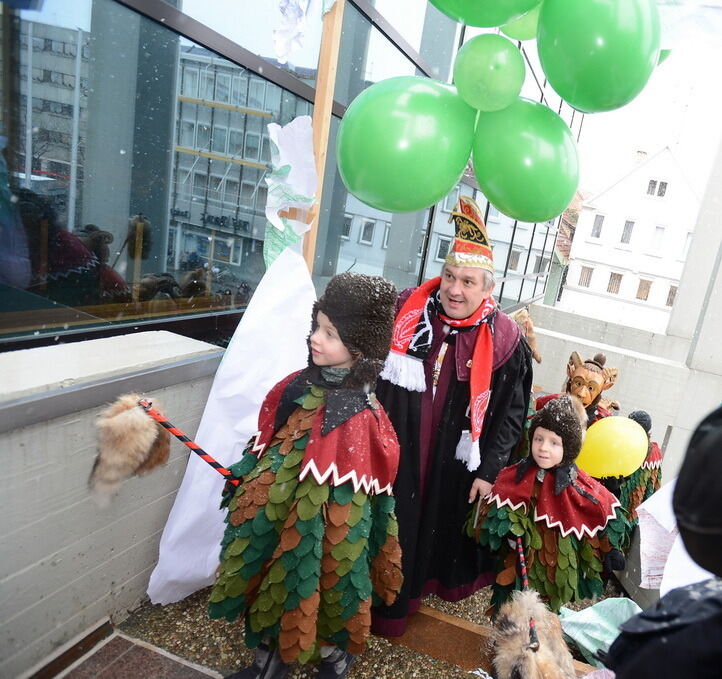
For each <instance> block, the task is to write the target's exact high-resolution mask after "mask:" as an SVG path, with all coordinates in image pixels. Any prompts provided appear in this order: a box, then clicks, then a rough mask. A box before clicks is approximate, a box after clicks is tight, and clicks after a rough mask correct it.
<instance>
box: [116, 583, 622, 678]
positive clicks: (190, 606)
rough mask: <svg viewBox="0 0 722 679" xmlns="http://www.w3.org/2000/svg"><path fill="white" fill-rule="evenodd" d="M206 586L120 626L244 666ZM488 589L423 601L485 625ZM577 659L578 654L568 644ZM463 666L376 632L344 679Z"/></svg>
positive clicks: (201, 656)
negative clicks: (210, 605) (210, 611)
mask: <svg viewBox="0 0 722 679" xmlns="http://www.w3.org/2000/svg"><path fill="white" fill-rule="evenodd" d="M208 593H209V590H202V591H200V592H196V593H195V594H193V595H192V596H190V597H188V598H187V599H184V600H183V601H180V602H178V603H175V604H169V605H167V606H154V605H152V604H150V603H146V604H144V605H143V606H141V607H140V608H139V609H137V610H136V611H134V612H133V613H132V614H131V616H130V617H129V618H128V619H127V620H126V621H125V622H124V623H123V624H122V625H120V629H121V630H122V631H123V632H124V633H125V634H127V635H129V636H131V637H136V638H138V639H142V640H143V641H146V642H148V643H150V644H153V645H155V646H159V647H160V648H163V649H165V650H167V651H169V652H170V653H173V654H175V655H177V656H180V657H181V658H185V659H186V660H190V661H191V662H194V663H198V664H199V665H203V666H204V667H209V668H211V669H213V670H216V671H217V672H220V673H221V674H223V675H226V674H230V673H231V672H233V671H236V670H237V669H238V668H239V667H244V666H246V665H249V664H250V663H251V660H252V653H251V651H249V650H248V649H246V647H245V646H244V644H243V624H242V623H240V624H239V623H237V622H236V623H229V622H226V621H224V620H210V619H209V618H208V616H207V614H206V605H207V602H208ZM619 595H620V594H619V589H618V585H616V583H615V582H614V581H611V582H610V583H609V584H608V585H607V589H606V591H605V593H604V597H603V598H606V597H609V596H619ZM490 599H491V588H490V587H486V588H484V589H482V590H480V591H479V592H477V593H476V594H475V595H474V596H471V597H469V598H467V599H464V600H463V601H459V602H457V603H449V602H447V601H443V600H442V599H439V598H438V597H435V596H429V597H426V599H424V603H425V604H427V605H428V606H430V607H432V608H435V609H437V610H439V611H441V612H443V613H447V614H449V615H454V616H456V617H458V618H462V619H463V620H468V621H469V622H475V623H477V624H479V625H488V624H489V618H488V617H487V616H486V615H485V614H484V611H485V610H486V609H487V608H488V607H489V601H490ZM592 603H594V602H593V601H592V600H590V599H587V600H584V601H579V602H576V603H573V604H568V606H567V607H568V608H571V609H573V610H575V611H578V610H581V609H582V608H586V607H587V606H590V605H591V604H592ZM571 650H572V653H573V654H574V655H575V657H576V658H577V659H579V660H583V658H582V657H581V656H580V655H579V654H578V653H576V652H575V651H576V649H571ZM312 676H313V673H312V670H311V669H310V668H308V667H303V666H296V668H294V671H293V672H292V673H291V674H290V675H289V677H290V679H307V678H310V677H312ZM469 676H470V675H469V673H468V672H465V671H464V670H462V669H460V668H458V667H456V666H454V665H450V664H448V663H445V662H443V661H441V660H436V659H435V658H432V657H430V656H427V655H424V654H422V653H417V652H415V651H412V650H410V649H408V648H406V647H404V646H397V645H395V644H391V643H389V642H388V641H387V640H386V639H383V638H380V637H371V638H370V639H369V645H368V649H367V650H366V652H365V653H363V654H362V655H360V656H359V657H358V659H357V661H356V664H355V665H354V667H353V668H352V669H351V672H349V675H348V679H371V678H374V679H411V678H418V679H439V678H443V679H462V678H463V679H469Z"/></svg>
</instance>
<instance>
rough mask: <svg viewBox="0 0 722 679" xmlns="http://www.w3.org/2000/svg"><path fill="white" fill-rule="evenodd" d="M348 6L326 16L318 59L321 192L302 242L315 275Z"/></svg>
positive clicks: (316, 138) (341, 1)
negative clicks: (333, 113)
mask: <svg viewBox="0 0 722 679" xmlns="http://www.w3.org/2000/svg"><path fill="white" fill-rule="evenodd" d="M345 4H346V0H336V2H335V3H334V6H333V7H332V8H331V10H330V11H328V12H327V13H326V14H325V15H324V17H323V33H322V35H321V49H320V52H319V55H318V72H317V75H316V98H315V100H314V102H313V154H314V157H315V159H316V174H317V175H318V188H317V189H316V202H315V204H314V207H313V208H312V215H313V220H312V221H311V229H310V230H309V231H308V232H307V233H306V237H305V239H304V242H303V256H304V259H305V260H306V264H307V265H308V270H309V271H310V272H311V273H313V259H314V256H315V254H316V238H317V236H318V219H319V214H320V206H321V198H322V197H323V175H324V170H325V169H326V155H327V153H328V135H329V130H330V128H331V109H332V107H333V94H334V88H335V85H336V69H337V68H338V52H339V45H340V44H341V30H342V28H343V10H344V7H345Z"/></svg>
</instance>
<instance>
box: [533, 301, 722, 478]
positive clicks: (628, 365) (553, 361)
mask: <svg viewBox="0 0 722 679" xmlns="http://www.w3.org/2000/svg"><path fill="white" fill-rule="evenodd" d="M531 314H532V318H533V319H534V325H535V328H536V331H537V342H538V345H539V350H540V352H541V354H542V360H543V362H542V364H541V365H537V364H534V384H535V385H537V386H539V387H541V388H542V389H543V390H544V391H549V392H551V391H559V390H560V389H561V387H562V385H563V383H564V380H565V376H566V364H567V361H568V359H569V356H570V354H571V353H572V351H578V352H579V353H580V355H581V356H582V358H590V357H592V356H593V355H594V354H596V353H597V352H600V351H601V352H602V353H604V354H605V355H606V357H607V366H609V367H613V368H618V369H619V378H618V381H617V383H616V384H615V386H614V387H612V388H611V389H610V390H609V391H607V392H606V395H607V397H608V398H610V399H614V400H617V401H619V402H620V404H621V414H622V415H627V414H628V413H629V412H631V411H632V410H638V409H642V410H646V411H647V412H649V414H650V415H651V416H652V423H653V424H652V438H653V440H655V441H657V442H659V443H660V444H664V443H665V441H666V452H665V459H664V464H663V474H664V477H665V478H666V479H667V480H669V479H671V478H673V477H674V476H676V474H677V471H678V469H679V465H680V464H681V461H682V458H683V456H684V451H685V450H686V446H687V442H688V441H689V437H690V436H691V434H692V431H693V430H694V428H695V426H696V425H697V424H698V423H699V421H700V420H701V419H702V418H703V417H704V416H705V415H707V414H708V413H709V412H710V411H711V410H712V409H713V408H715V407H716V406H717V405H719V401H720V394H722V375H720V374H714V373H711V372H703V371H701V370H697V369H694V368H691V367H689V366H688V365H687V363H686V358H687V354H688V351H689V342H685V341H684V340H682V339H680V338H676V337H671V336H667V335H660V334H654V333H649V332H645V331H642V330H636V329H634V328H629V327H626V326H621V325H617V324H613V323H605V322H602V321H596V320H594V319H589V318H585V317H583V316H577V315H575V314H570V313H567V312H564V311H560V310H558V309H556V308H553V307H548V306H544V305H533V306H532V307H531Z"/></svg>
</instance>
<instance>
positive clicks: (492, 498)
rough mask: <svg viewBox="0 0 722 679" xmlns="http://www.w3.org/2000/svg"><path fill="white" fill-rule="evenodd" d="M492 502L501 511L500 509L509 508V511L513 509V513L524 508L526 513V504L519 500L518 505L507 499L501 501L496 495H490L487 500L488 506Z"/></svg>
mask: <svg viewBox="0 0 722 679" xmlns="http://www.w3.org/2000/svg"><path fill="white" fill-rule="evenodd" d="M492 502H495V503H496V508H497V509H501V508H502V507H505V506H506V507H509V509H513V510H514V511H516V510H517V509H519V507H524V511H526V502H524V500H521V501H520V502H519V503H517V504H514V503H513V502H512V501H511V500H510V499H509V498H506V500H502V499H501V498H500V497H499V494H498V493H497V494H495V495H490V496H489V498H488V499H487V503H488V504H491V503H492Z"/></svg>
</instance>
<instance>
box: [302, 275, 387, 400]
mask: <svg viewBox="0 0 722 679" xmlns="http://www.w3.org/2000/svg"><path fill="white" fill-rule="evenodd" d="M395 307H396V288H395V287H394V286H393V284H392V283H389V282H388V281H387V280H386V279H384V278H381V277H380V276H366V275H364V274H358V273H349V272H347V273H342V274H338V275H336V276H334V277H333V278H332V279H331V280H330V281H329V282H328V285H327V286H326V290H325V291H324V293H323V295H322V296H321V298H320V299H319V300H318V302H316V303H315V304H314V305H313V322H312V326H311V332H313V331H314V330H315V329H316V327H317V326H318V322H317V320H316V315H317V313H318V312H319V311H322V312H323V313H324V314H326V316H328V318H329V320H330V321H331V323H333V325H334V327H335V328H336V330H338V333H339V336H340V337H341V341H342V342H343V343H344V345H345V347H346V348H347V349H348V350H349V352H350V353H351V355H352V356H353V357H354V358H356V361H355V363H354V365H353V367H352V368H351V372H350V374H349V375H348V377H347V378H346V379H345V380H344V383H343V386H344V388H347V389H373V388H374V385H375V384H376V380H377V378H378V376H379V373H380V372H381V371H382V370H383V367H384V361H385V360H386V356H387V355H388V353H389V349H390V348H391V332H392V330H393V325H394V315H395ZM309 364H311V359H310V357H309Z"/></svg>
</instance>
